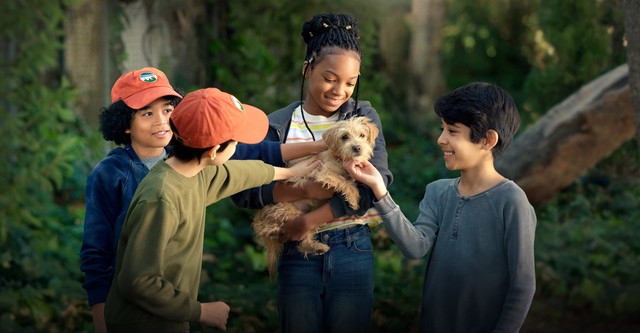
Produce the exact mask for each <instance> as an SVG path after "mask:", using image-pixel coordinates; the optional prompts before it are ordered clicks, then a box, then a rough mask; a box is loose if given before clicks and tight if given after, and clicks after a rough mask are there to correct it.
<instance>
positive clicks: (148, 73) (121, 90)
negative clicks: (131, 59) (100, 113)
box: [111, 67, 182, 110]
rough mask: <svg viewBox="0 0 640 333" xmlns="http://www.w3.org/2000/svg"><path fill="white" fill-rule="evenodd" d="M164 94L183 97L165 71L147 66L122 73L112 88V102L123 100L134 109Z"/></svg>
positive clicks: (140, 107)
mask: <svg viewBox="0 0 640 333" xmlns="http://www.w3.org/2000/svg"><path fill="white" fill-rule="evenodd" d="M163 96H176V97H182V96H180V94H178V93H177V92H176V91H175V90H174V89H173V87H172V86H171V84H170V83H169V79H167V76H166V75H164V73H163V72H162V71H161V70H159V69H157V68H153V67H145V68H142V69H137V70H133V71H131V72H129V73H125V74H122V76H120V78H119V79H118V80H117V81H116V83H114V85H113V88H111V103H115V102H117V101H118V100H122V101H124V102H125V104H127V106H129V107H130V108H132V109H134V110H139V109H142V108H143V107H145V106H147V105H149V104H151V103H152V102H153V101H155V100H156V99H158V98H160V97H163Z"/></svg>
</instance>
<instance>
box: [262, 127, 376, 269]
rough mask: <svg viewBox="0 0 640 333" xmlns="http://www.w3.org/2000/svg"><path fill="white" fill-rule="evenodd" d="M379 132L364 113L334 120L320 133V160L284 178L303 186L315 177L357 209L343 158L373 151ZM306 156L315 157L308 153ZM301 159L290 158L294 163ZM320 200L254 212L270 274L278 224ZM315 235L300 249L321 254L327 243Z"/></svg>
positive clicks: (366, 156) (275, 256) (276, 249)
mask: <svg viewBox="0 0 640 333" xmlns="http://www.w3.org/2000/svg"><path fill="white" fill-rule="evenodd" d="M377 136H378V127H376V125H375V124H374V123H373V122H372V121H371V120H370V119H369V118H366V117H354V118H349V119H346V120H341V121H338V122H336V123H335V125H333V126H332V127H331V128H329V129H328V130H327V131H325V132H324V133H323V135H322V138H323V139H324V141H325V143H326V144H327V147H328V149H327V150H326V151H323V152H321V153H320V154H318V157H319V158H320V160H321V161H322V164H321V165H320V166H319V167H318V168H316V169H315V170H314V171H313V172H311V173H310V174H309V175H307V176H305V177H298V178H291V179H289V180H287V181H288V182H291V183H293V184H294V186H303V185H304V184H305V182H306V181H307V180H309V179H314V180H315V181H317V182H320V183H322V184H323V186H325V187H327V188H331V189H334V190H335V191H336V192H339V193H341V194H342V195H343V196H344V197H345V198H346V201H347V202H348V203H349V206H351V208H353V209H358V208H359V207H358V201H359V199H360V194H359V193H358V189H357V187H356V182H355V181H354V180H353V179H352V178H351V176H350V175H349V173H348V172H347V171H346V170H345V169H344V167H343V165H342V163H343V161H346V160H355V161H364V160H369V159H370V158H371V156H372V155H373V147H374V145H375V141H376V137H377ZM307 158H316V156H311V157H307ZM299 161H300V160H296V161H292V162H291V163H290V164H295V163H297V162H299ZM320 204H322V202H321V201H319V200H311V199H307V200H298V201H293V202H281V203H277V204H274V205H269V206H266V207H264V208H262V209H260V210H258V211H257V212H256V215H255V216H254V218H253V222H252V223H251V226H252V227H253V230H254V232H255V233H256V236H257V237H258V241H259V242H260V243H261V244H262V245H264V247H265V248H266V250H267V263H268V268H269V275H270V276H271V278H273V277H274V276H275V269H276V262H277V260H278V257H279V256H280V253H281V252H282V247H283V246H282V244H281V243H280V242H279V241H278V237H279V234H280V227H281V226H282V225H283V224H284V223H285V222H286V221H288V220H292V219H293V218H295V217H298V216H300V215H302V214H304V213H306V212H309V211H311V210H313V209H315V208H316V207H318V206H320ZM314 238H315V235H314V234H311V233H309V234H308V235H307V236H306V237H305V238H304V239H303V240H302V241H301V242H300V244H299V245H298V250H299V251H300V252H301V253H304V254H305V255H307V254H323V253H326V252H327V251H328V250H329V246H327V245H326V244H323V243H321V242H319V241H317V240H315V239H314Z"/></svg>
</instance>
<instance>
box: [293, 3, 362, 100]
mask: <svg viewBox="0 0 640 333" xmlns="http://www.w3.org/2000/svg"><path fill="white" fill-rule="evenodd" d="M301 35H302V38H303V39H304V43H305V44H307V52H306V54H305V56H304V60H306V61H307V62H306V65H305V68H304V71H303V74H302V89H301V91H300V100H302V99H303V94H304V75H305V73H306V72H307V67H311V68H312V69H313V67H314V66H315V64H316V63H318V62H320V61H321V60H322V58H324V56H326V55H328V54H338V53H342V52H344V51H345V50H346V51H354V52H356V53H357V54H358V56H359V57H360V61H362V50H361V49H360V31H359V30H358V21H356V19H355V18H354V17H353V16H351V15H347V14H318V15H315V16H314V17H313V18H311V20H309V21H307V22H305V23H304V24H303V25H302V32H301ZM359 86H360V76H359V75H358V80H357V81H356V87H355V92H354V96H355V97H354V99H355V101H356V108H355V109H357V108H358V90H359V89H358V88H359Z"/></svg>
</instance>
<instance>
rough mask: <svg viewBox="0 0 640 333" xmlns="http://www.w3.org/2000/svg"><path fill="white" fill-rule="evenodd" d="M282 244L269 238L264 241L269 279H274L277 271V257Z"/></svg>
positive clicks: (280, 251) (280, 252)
mask: <svg viewBox="0 0 640 333" xmlns="http://www.w3.org/2000/svg"><path fill="white" fill-rule="evenodd" d="M282 247H283V246H282V244H280V242H278V241H274V240H273V239H269V240H267V241H266V243H265V248H266V249H267V268H268V270H269V278H270V279H271V281H275V279H276V275H277V273H278V258H280V254H282Z"/></svg>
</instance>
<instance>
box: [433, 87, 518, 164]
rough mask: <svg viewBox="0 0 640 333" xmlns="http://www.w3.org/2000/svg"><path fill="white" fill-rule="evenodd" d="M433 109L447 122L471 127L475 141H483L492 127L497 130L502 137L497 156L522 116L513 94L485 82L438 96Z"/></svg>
mask: <svg viewBox="0 0 640 333" xmlns="http://www.w3.org/2000/svg"><path fill="white" fill-rule="evenodd" d="M434 110H435V112H436V114H437V115H438V116H439V117H440V118H442V119H443V120H444V122H446V123H447V124H450V125H453V124H455V123H460V124H463V125H465V126H467V127H469V128H470V129H471V134H470V136H471V138H470V139H471V142H473V143H478V142H480V140H482V139H483V138H484V137H485V136H486V135H487V132H488V131H489V130H494V131H496V132H497V133H498V138H499V139H498V142H497V143H496V145H495V147H494V148H493V150H492V153H493V157H494V158H495V157H496V156H498V155H499V154H500V153H502V152H503V151H504V150H505V149H506V148H507V147H508V146H509V144H510V143H511V141H512V140H513V137H514V136H515V134H516V132H517V131H518V127H520V115H519V114H518V108H517V106H516V103H515V102H514V100H513V98H512V97H511V95H509V93H508V92H506V91H505V90H504V89H502V88H500V87H498V86H497V85H494V84H490V83H485V82H474V83H470V84H468V85H465V86H462V87H459V88H457V89H455V90H453V91H452V92H450V93H449V94H447V95H444V96H442V97H440V98H438V99H437V100H436V103H435V105H434Z"/></svg>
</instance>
